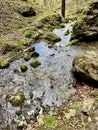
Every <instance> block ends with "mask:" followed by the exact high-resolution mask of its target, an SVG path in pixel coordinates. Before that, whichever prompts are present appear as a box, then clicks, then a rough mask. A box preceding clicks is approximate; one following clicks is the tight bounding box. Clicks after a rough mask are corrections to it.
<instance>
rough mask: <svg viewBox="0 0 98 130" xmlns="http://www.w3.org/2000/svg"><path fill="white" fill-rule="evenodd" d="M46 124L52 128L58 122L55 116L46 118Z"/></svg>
mask: <svg viewBox="0 0 98 130" xmlns="http://www.w3.org/2000/svg"><path fill="white" fill-rule="evenodd" d="M44 124H45V126H47V127H50V128H52V127H54V126H56V125H57V122H56V119H55V117H54V116H45V117H44Z"/></svg>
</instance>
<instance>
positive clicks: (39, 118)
mask: <svg viewBox="0 0 98 130" xmlns="http://www.w3.org/2000/svg"><path fill="white" fill-rule="evenodd" d="M37 122H38V124H39V125H44V115H38V116H37Z"/></svg>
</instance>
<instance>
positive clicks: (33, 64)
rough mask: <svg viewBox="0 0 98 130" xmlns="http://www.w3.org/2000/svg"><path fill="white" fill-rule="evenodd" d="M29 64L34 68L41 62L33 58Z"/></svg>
mask: <svg viewBox="0 0 98 130" xmlns="http://www.w3.org/2000/svg"><path fill="white" fill-rule="evenodd" d="M30 65H31V66H32V67H33V68H36V67H38V66H39V65H41V62H40V61H39V60H38V59H34V60H33V61H31V62H30Z"/></svg>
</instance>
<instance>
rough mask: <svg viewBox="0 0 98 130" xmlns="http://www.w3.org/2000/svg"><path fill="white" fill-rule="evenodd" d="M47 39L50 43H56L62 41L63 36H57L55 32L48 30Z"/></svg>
mask: <svg viewBox="0 0 98 130" xmlns="http://www.w3.org/2000/svg"><path fill="white" fill-rule="evenodd" d="M45 39H46V40H47V41H48V42H49V43H51V42H52V43H54V44H55V43H56V42H59V41H61V38H60V37H59V36H57V35H56V34H55V33H52V32H48V33H47V34H46V36H45Z"/></svg>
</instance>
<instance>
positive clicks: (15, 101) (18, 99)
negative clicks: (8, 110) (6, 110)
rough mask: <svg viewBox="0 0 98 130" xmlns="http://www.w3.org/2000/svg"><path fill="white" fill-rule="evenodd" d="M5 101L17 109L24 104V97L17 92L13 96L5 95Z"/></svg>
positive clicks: (21, 93)
mask: <svg viewBox="0 0 98 130" xmlns="http://www.w3.org/2000/svg"><path fill="white" fill-rule="evenodd" d="M6 100H7V101H8V102H10V103H11V104H12V105H13V106H15V107H18V106H20V105H22V104H23V103H24V100H25V96H24V93H23V92H21V91H18V92H16V93H15V94H9V95H7V96H6Z"/></svg>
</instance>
